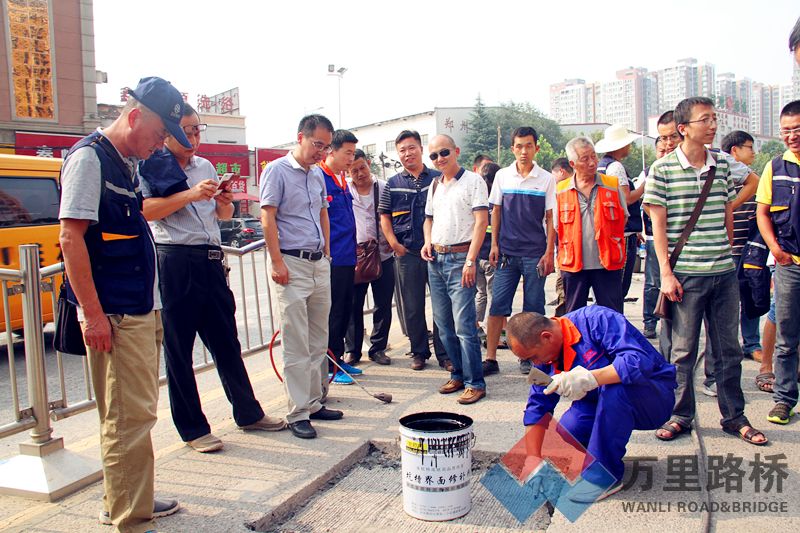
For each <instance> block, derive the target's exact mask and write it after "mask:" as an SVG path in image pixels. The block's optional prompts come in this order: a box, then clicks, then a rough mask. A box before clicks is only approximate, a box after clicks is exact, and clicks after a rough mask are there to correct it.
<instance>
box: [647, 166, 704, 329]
mask: <svg viewBox="0 0 800 533" xmlns="http://www.w3.org/2000/svg"><path fill="white" fill-rule="evenodd" d="M716 172H717V167H711V169H710V170H709V171H708V175H707V176H706V181H705V183H703V190H702V191H701V192H700V199H699V200H698V201H697V203H696V204H695V206H694V210H693V211H692V214H691V216H690V217H689V220H688V221H687V222H686V227H685V228H683V231H682V232H681V236H680V238H679V239H678V242H676V243H675V248H673V249H672V253H671V254H670V256H669V267H670V269H673V268H675V264H676V263H677V262H678V256H679V255H681V251H682V250H683V246H684V245H685V244H686V241H688V240H689V235H691V233H692V230H693V229H694V226H695V224H697V219H699V218H700V211H702V210H703V206H704V205H705V204H706V200H707V199H708V195H709V193H710V192H711V185H712V184H713V183H714V176H715V174H716ZM653 314H654V315H656V316H657V317H659V318H665V319H667V320H672V301H671V300H670V299H669V298H667V297H666V295H665V294H664V293H663V292H659V293H658V300H657V301H656V307H655V309H653Z"/></svg>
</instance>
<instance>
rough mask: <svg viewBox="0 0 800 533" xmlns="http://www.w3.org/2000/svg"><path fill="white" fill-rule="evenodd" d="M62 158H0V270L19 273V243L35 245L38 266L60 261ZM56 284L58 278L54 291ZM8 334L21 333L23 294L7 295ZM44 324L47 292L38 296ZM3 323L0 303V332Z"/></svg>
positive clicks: (49, 308)
mask: <svg viewBox="0 0 800 533" xmlns="http://www.w3.org/2000/svg"><path fill="white" fill-rule="evenodd" d="M61 162H62V160H61V159H55V158H48V157H31V156H24V155H6V154H0V268H9V269H14V270H18V269H19V248H18V247H19V245H21V244H38V245H39V266H40V267H44V266H48V265H52V264H54V263H57V262H59V261H61V260H62V259H61V248H60V246H59V243H58V233H59V224H58V205H59V192H58V174H59V171H60V169H61ZM60 285H61V276H59V277H58V279H57V280H56V288H58V287H60ZM9 306H10V310H11V330H12V331H21V330H22V296H21V295H19V294H16V295H13V296H10V297H9ZM42 315H43V320H44V323H45V324H46V323H48V322H52V321H53V303H52V299H51V297H50V293H42ZM5 330H6V321H5V316H4V311H3V305H2V300H0V332H5Z"/></svg>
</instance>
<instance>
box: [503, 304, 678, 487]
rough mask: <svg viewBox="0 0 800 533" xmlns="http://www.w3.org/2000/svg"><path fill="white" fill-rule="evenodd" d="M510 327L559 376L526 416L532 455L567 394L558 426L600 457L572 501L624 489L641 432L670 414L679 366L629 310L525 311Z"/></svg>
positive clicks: (511, 335) (535, 388) (515, 342)
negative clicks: (634, 439) (629, 449)
mask: <svg viewBox="0 0 800 533" xmlns="http://www.w3.org/2000/svg"><path fill="white" fill-rule="evenodd" d="M507 332H508V341H509V344H510V346H511V350H512V351H513V352H514V354H515V355H516V356H517V357H520V358H522V359H528V360H530V361H531V362H532V363H533V364H534V365H536V367H537V368H538V369H539V370H541V371H543V372H544V373H546V374H548V375H550V376H551V377H552V378H551V379H552V381H550V383H549V384H547V385H543V384H536V385H532V386H531V389H530V396H529V398H528V405H527V406H526V408H525V415H524V417H523V422H524V424H525V426H526V427H527V433H526V445H527V446H526V447H527V451H528V454H529V455H532V456H535V457H542V455H541V451H542V441H543V439H544V435H545V432H546V430H547V420H549V417H545V415H547V414H549V415H552V414H553V411H554V410H555V407H556V404H558V401H559V399H561V398H564V399H566V400H570V401H571V402H572V405H571V407H570V408H569V409H568V410H567V411H566V412H565V413H564V414H563V415H562V416H561V419H560V420H559V428H558V429H557V431H559V432H563V431H566V432H568V433H569V436H571V437H572V438H574V439H575V440H576V441H577V442H579V443H580V444H581V445H582V446H583V447H584V448H585V449H586V450H587V451H588V456H591V457H592V458H593V459H594V460H595V461H594V463H589V464H584V470H583V472H582V473H581V477H582V478H583V479H584V480H586V481H588V482H589V483H588V484H585V485H582V486H581V487H580V488H577V489H576V490H571V491H570V493H569V496H568V497H569V499H571V500H573V501H576V502H581V503H592V502H594V501H599V500H601V499H603V498H606V497H608V496H610V495H611V494H614V493H615V492H618V491H620V490H621V489H622V477H623V474H624V471H625V467H624V465H623V463H622V458H623V456H624V455H625V447H626V446H627V445H628V440H629V439H630V436H631V433H632V432H633V430H634V429H638V430H642V429H654V428H657V427H659V426H660V425H661V424H662V423H664V422H665V421H666V420H668V419H669V416H670V413H671V412H672V407H673V404H674V402H675V397H674V392H673V391H674V390H675V387H677V383H676V381H675V367H674V366H673V365H671V364H669V363H668V362H667V361H666V360H665V359H664V357H663V356H662V355H661V354H660V353H658V351H657V350H656V349H655V348H653V346H652V345H651V344H650V342H649V341H648V340H647V339H645V338H644V336H643V335H642V334H641V333H639V331H638V330H637V329H636V328H635V327H634V326H633V324H631V323H630V322H628V321H627V320H626V319H625V317H624V316H623V315H622V314H620V313H617V312H616V311H613V310H611V309H609V308H607V307H603V306H601V305H592V306H589V307H582V308H580V309H578V310H576V311H572V312H569V313H567V314H566V315H564V316H563V317H556V318H547V317H546V316H542V315H540V314H539V313H531V312H523V313H519V314H517V315H514V316H513V317H511V319H510V320H509V321H508V326H507ZM588 456H587V459H588ZM597 464H599V466H602V467H603V468H602V469H601V468H598V466H597ZM604 470H605V471H604ZM606 472H607V474H610V475H611V476H612V477H613V479H608V475H607V474H606Z"/></svg>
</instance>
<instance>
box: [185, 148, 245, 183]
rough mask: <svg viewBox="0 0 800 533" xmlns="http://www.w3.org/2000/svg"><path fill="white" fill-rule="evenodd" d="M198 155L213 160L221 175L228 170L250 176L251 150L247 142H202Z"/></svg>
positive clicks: (239, 174) (237, 174)
mask: <svg viewBox="0 0 800 533" xmlns="http://www.w3.org/2000/svg"><path fill="white" fill-rule="evenodd" d="M197 155H199V156H200V157H203V158H205V159H208V160H209V161H211V164H212V165H214V167H215V168H216V169H217V174H219V175H220V176H221V175H223V174H225V173H226V172H232V173H233V174H234V175H235V176H250V150H249V149H248V148H247V145H246V144H206V143H201V144H200V147H199V149H198V150H197Z"/></svg>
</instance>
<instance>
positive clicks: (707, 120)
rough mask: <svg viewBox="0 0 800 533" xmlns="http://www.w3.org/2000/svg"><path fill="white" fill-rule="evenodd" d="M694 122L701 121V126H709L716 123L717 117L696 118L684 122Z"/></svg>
mask: <svg viewBox="0 0 800 533" xmlns="http://www.w3.org/2000/svg"><path fill="white" fill-rule="evenodd" d="M695 122H702V123H703V126H710V125H712V124H717V117H705V118H700V119H697V120H687V121H686V124H694V123H695Z"/></svg>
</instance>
